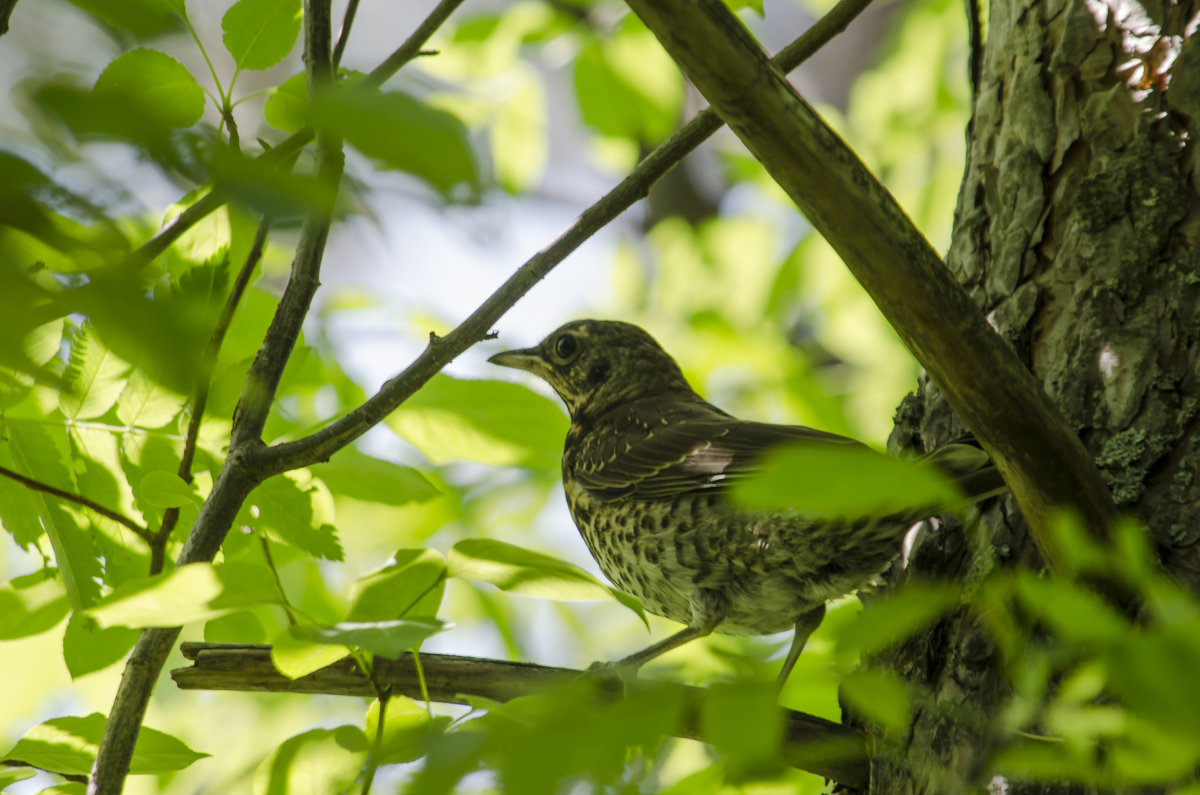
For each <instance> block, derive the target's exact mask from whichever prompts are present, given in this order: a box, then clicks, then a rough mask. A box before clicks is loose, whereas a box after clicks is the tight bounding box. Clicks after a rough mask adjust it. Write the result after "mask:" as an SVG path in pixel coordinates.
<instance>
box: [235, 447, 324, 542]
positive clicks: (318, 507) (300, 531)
mask: <svg viewBox="0 0 1200 795" xmlns="http://www.w3.org/2000/svg"><path fill="white" fill-rule="evenodd" d="M333 513H334V508H333V496H332V495H331V494H330V493H329V490H328V489H327V488H326V487H325V484H324V483H322V482H321V481H320V480H318V479H316V478H314V477H313V476H312V473H311V472H309V471H308V470H303V469H302V470H295V471H292V472H287V473H285V474H283V475H280V476H278V477H273V478H269V479H267V480H266V481H265V482H263V484H262V485H261V486H259V487H258V488H256V489H255V490H254V491H252V492H250V496H249V497H248V498H247V499H246V502H245V504H244V505H243V507H242V512H241V513H240V514H239V516H240V517H241V518H240V519H239V521H240V522H242V523H243V524H246V525H248V526H251V527H264V528H266V529H268V530H270V531H272V533H274V535H275V536H276V537H277V538H279V539H281V540H282V541H284V542H285V543H287V544H291V545H292V546H294V547H296V548H298V549H302V550H304V551H305V552H308V553H310V554H312V555H316V556H317V557H320V558H324V559H326V560H341V559H342V558H343V551H342V545H341V542H339V541H338V537H337V531H336V529H335V528H334V526H333V524H332V521H333Z"/></svg>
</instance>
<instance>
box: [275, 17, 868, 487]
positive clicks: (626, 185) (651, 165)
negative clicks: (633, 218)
mask: <svg viewBox="0 0 1200 795" xmlns="http://www.w3.org/2000/svg"><path fill="white" fill-rule="evenodd" d="M869 3H870V0H842V2H840V3H838V5H837V6H836V7H835V8H834V9H833V10H831V11H830V12H829V13H828V14H827V15H825V16H824V17H823V18H822V19H821V20H819V21H818V22H817V23H816V24H815V25H813V26H812V27H811V28H809V29H808V30H807V31H806V32H805V33H804V35H803V36H801V37H800V38H799V39H797V40H796V41H795V42H793V43H792V44H790V45H788V46H787V47H786V48H785V49H784V50H783V51H782V52H780V54H779V58H778V61H779V65H780V66H781V67H782V68H783V69H785V70H791V69H794V68H795V67H796V66H798V65H800V64H801V63H802V62H803V61H804V60H806V59H807V58H809V57H810V56H811V55H812V54H813V53H815V52H816V51H817V50H819V49H820V48H821V46H822V45H824V44H825V43H826V42H828V41H829V40H830V39H832V38H833V37H834V36H835V35H837V34H838V33H840V32H841V31H843V30H845V28H846V25H848V24H849V23H850V21H851V20H852V19H854V17H856V16H857V15H858V14H859V13H861V12H862V10H863V9H864V8H866V7H867V5H869ZM721 124H722V122H721V118H720V116H718V115H717V114H716V113H715V112H714V111H713V110H711V109H705V110H704V111H702V112H701V113H699V114H698V115H697V116H696V117H695V118H694V119H692V120H691V121H690V122H688V123H687V124H686V125H684V126H683V128H682V129H681V130H679V132H677V133H675V135H672V136H671V138H670V139H669V140H667V141H666V142H665V143H664V144H662V145H661V146H659V147H658V148H657V149H655V150H654V151H653V152H651V153H650V154H648V155H647V156H646V158H645V159H644V160H642V162H641V163H639V164H638V165H637V168H635V169H634V170H633V171H631V172H630V173H629V175H628V176H626V177H625V179H623V180H621V182H620V183H619V184H618V185H617V186H616V187H615V188H613V189H612V190H611V191H609V192H608V193H606V194H605V195H604V196H603V197H602V198H601V199H600V200H599V201H597V202H596V203H595V204H593V205H592V206H591V207H589V208H588V209H586V210H584V211H583V214H582V215H580V216H579V218H578V219H576V221H575V223H573V224H571V226H569V227H568V228H567V229H566V231H564V232H563V233H562V234H561V235H560V236H559V237H558V239H557V240H555V241H554V242H553V243H551V244H550V245H549V246H547V247H546V248H544V249H542V250H541V251H539V252H538V253H537V254H535V255H534V256H533V257H531V258H530V259H529V260H528V261H526V262H525V264H524V265H522V266H521V267H520V268H518V269H517V271H516V272H515V273H513V275H512V276H510V277H509V278H508V281H506V282H505V283H504V284H503V285H501V286H500V288H499V289H498V290H496V292H494V293H493V294H492V295H491V296H490V297H489V298H488V299H487V300H486V301H484V302H483V304H481V305H480V306H479V308H478V309H476V310H475V311H474V312H473V313H471V315H470V317H468V318H467V319H466V320H464V321H463V322H462V323H461V324H460V325H459V326H458V327H457V328H456V329H454V331H452V332H451V333H450V334H449V335H447V336H445V337H442V338H439V339H433V340H431V341H430V343H429V346H428V347H427V348H426V349H425V351H424V352H423V353H422V354H421V355H420V356H418V357H417V359H416V361H414V362H413V363H412V364H410V365H409V366H408V367H407V368H405V369H404V370H403V371H402V372H401V373H400V374H399V375H397V376H396V377H395V378H393V379H391V380H390V381H388V382H387V383H386V384H384V385H383V386H382V387H381V388H380V390H379V392H377V393H376V394H375V395H373V396H372V397H371V398H370V399H369V400H367V401H366V402H365V403H363V404H362V405H361V406H358V407H357V408H355V409H354V410H352V411H350V412H349V413H347V414H346V415H344V416H342V417H340V418H339V419H337V420H335V421H334V422H332V423H330V424H329V425H327V426H325V427H324V428H322V429H321V430H319V431H317V432H316V433H314V434H312V435H310V436H307V437H304V438H302V439H296V440H294V441H292V442H287V443H283V444H278V445H275V446H273V447H271V448H269V449H267V450H265V451H263V452H262V453H261V454H260V456H259V461H258V466H259V467H261V468H262V470H263V471H265V472H270V473H278V472H284V471H287V470H289V469H296V468H299V467H303V466H308V465H309V464H314V463H316V462H318V461H327V460H328V459H329V457H330V456H332V455H333V454H334V453H336V452H337V451H338V450H340V449H342V448H343V447H345V446H346V445H348V444H350V443H351V442H353V441H354V440H355V439H357V438H358V437H359V436H362V435H363V434H364V433H366V432H367V431H368V430H370V429H371V428H372V427H373V426H374V425H376V424H377V423H379V422H380V421H381V420H383V418H384V417H386V416H387V415H388V414H390V413H391V412H392V411H393V410H394V409H395V408H396V407H397V406H399V405H400V404H401V403H403V402H404V401H405V400H407V399H408V397H409V396H410V395H412V394H413V393H414V392H416V391H417V389H419V388H420V387H421V386H422V385H423V384H424V383H425V382H426V381H428V380H429V379H430V378H432V377H433V375H434V374H435V373H437V372H438V371H440V370H441V369H442V368H443V367H445V366H446V365H447V364H449V363H450V362H451V361H453V360H454V358H455V357H457V356H458V355H459V354H461V353H462V352H463V351H465V350H466V349H467V348H469V347H471V346H472V345H474V344H475V343H476V342H479V341H480V340H482V339H483V338H484V337H485V336H486V335H487V333H488V332H489V331H490V330H491V328H492V325H493V324H494V323H495V322H496V321H497V320H499V319H500V317H501V316H502V315H503V314H504V313H505V312H507V311H508V310H509V309H511V308H512V306H513V305H514V304H515V303H516V302H517V301H519V300H520V299H521V298H522V297H524V295H525V294H526V293H527V292H529V290H531V289H532V288H533V286H534V285H535V284H537V283H538V282H539V281H541V280H542V279H543V278H545V276H546V274H548V273H549V272H550V271H551V270H552V269H553V268H554V267H555V266H557V265H558V264H559V263H560V262H562V261H563V260H564V259H566V258H567V256H569V255H570V254H571V252H573V251H574V250H575V249H577V248H579V246H581V245H582V244H583V243H584V241H586V240H587V239H588V238H590V237H591V236H592V235H593V234H595V233H596V232H597V231H599V230H600V229H602V228H603V227H604V226H606V225H607V224H608V223H610V222H611V221H612V220H613V219H614V218H616V217H617V216H618V215H620V214H621V213H623V212H625V211H626V210H627V209H629V208H630V207H631V206H632V205H633V204H634V202H636V201H638V200H640V199H642V198H644V197H645V196H646V193H647V192H648V191H649V190H650V186H651V185H653V184H654V183H655V182H656V181H657V180H658V179H659V178H661V177H662V175H663V174H665V173H667V172H668V171H670V170H671V169H672V168H673V167H674V166H675V165H676V164H677V163H678V162H679V161H680V160H682V159H683V158H684V157H685V156H686V155H687V154H688V153H689V152H691V151H692V150H694V149H695V148H696V147H697V146H699V145H700V144H701V143H702V142H703V141H704V140H705V139H706V138H708V137H709V136H710V135H712V134H713V133H714V132H716V131H717V130H718V129H720V127H721Z"/></svg>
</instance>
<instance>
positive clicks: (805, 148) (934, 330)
mask: <svg viewBox="0 0 1200 795" xmlns="http://www.w3.org/2000/svg"><path fill="white" fill-rule="evenodd" d="M629 5H630V7H631V8H633V10H634V12H635V13H637V15H638V16H639V17H641V19H642V21H643V22H645V23H646V25H647V27H649V28H650V30H651V31H653V32H654V34H655V36H657V37H658V39H659V41H660V42H661V43H662V45H663V46H664V47H665V48H666V50H667V52H668V53H669V54H670V55H671V57H672V58H673V59H674V60H675V62H676V63H678V64H679V65H680V67H681V68H682V69H683V71H684V72H685V74H687V76H688V77H689V78H690V79H691V81H692V82H693V83H694V84H695V85H696V87H697V88H698V89H699V90H700V92H701V93H702V94H704V96H705V97H706V98H707V99H708V100H709V102H711V103H712V105H713V107H714V108H716V109H717V111H718V112H719V113H720V114H721V115H722V117H724V119H725V121H726V122H727V123H728V124H729V126H730V127H731V128H732V129H733V130H734V132H736V133H737V135H738V137H739V138H741V139H742V141H743V142H744V143H745V144H746V146H747V147H748V148H749V149H750V151H751V152H752V153H753V154H754V155H755V157H757V158H758V160H759V161H760V162H762V164H763V165H764V166H765V167H766V169H767V171H768V172H770V174H771V176H772V177H773V178H774V179H775V181H776V182H778V183H779V185H780V186H781V187H782V188H783V189H784V190H785V191H786V192H787V193H788V195H789V196H790V197H791V199H792V201H794V202H795V203H796V206H797V207H799V208H800V210H801V211H802V212H803V213H804V214H805V216H806V217H807V218H808V219H809V220H810V221H811V222H812V224H813V226H815V227H816V228H817V230H818V231H819V232H820V233H821V234H822V236H823V237H824V238H825V239H826V240H827V241H829V244H830V245H831V246H832V247H833V248H834V250H835V251H837V253H838V254H839V255H840V256H841V258H842V260H843V261H844V262H845V263H846V266H847V267H848V268H849V269H850V271H851V273H853V274H854V277H855V278H856V279H858V281H859V283H860V284H862V286H863V288H864V289H865V290H866V291H867V293H868V295H870V296H871V299H872V300H873V301H874V302H875V304H876V306H878V307H879V310H880V311H881V312H882V313H883V315H884V317H885V318H887V320H888V322H889V323H890V324H891V325H892V327H893V328H894V329H895V330H896V332H897V333H898V334H899V335H900V338H901V339H902V340H903V341H904V343H905V345H907V346H908V349H909V350H910V351H912V353H913V355H914V356H915V357H916V359H917V361H918V362H920V363H921V365H922V366H923V367H924V368H925V369H926V370H927V371H928V373H929V375H930V376H931V377H932V378H933V380H934V381H936V382H937V384H938V386H939V387H940V388H941V390H942V392H943V394H945V396H946V399H947V400H948V401H949V402H950V405H951V406H952V407H953V408H954V409H955V411H957V412H958V413H959V415H960V416H961V417H962V418H963V420H964V421H965V422H966V424H967V426H968V427H969V428H970V429H971V430H972V431H973V432H974V433H975V435H976V436H977V437H978V439H979V441H980V443H982V444H983V446H984V448H985V449H986V450H987V451H988V453H990V454H991V456H992V458H993V459H994V460H995V462H996V464H997V466H998V467H999V469H1000V471H1001V474H1002V475H1003V476H1004V479H1005V481H1006V482H1007V483H1008V485H1009V486H1010V487H1011V489H1012V492H1013V495H1014V496H1015V497H1016V498H1017V502H1018V503H1019V504H1020V506H1021V510H1022V512H1023V513H1024V515H1025V518H1026V520H1027V522H1028V524H1029V527H1030V530H1031V532H1032V534H1033V536H1034V538H1035V540H1036V541H1037V543H1038V546H1039V547H1040V549H1041V551H1042V553H1043V555H1044V556H1045V558H1046V560H1047V562H1048V563H1049V564H1050V565H1051V566H1056V565H1057V564H1058V562H1059V560H1060V555H1059V553H1058V551H1057V550H1056V549H1055V548H1054V543H1053V540H1052V537H1051V535H1050V525H1051V522H1052V518H1053V514H1054V510H1055V509H1056V508H1057V507H1059V506H1070V507H1072V508H1074V509H1075V510H1077V511H1078V512H1079V513H1080V514H1081V515H1082V517H1083V518H1084V519H1085V521H1086V522H1087V524H1088V525H1089V526H1090V528H1091V529H1092V531H1093V532H1095V533H1097V534H1098V535H1102V536H1103V535H1105V534H1106V532H1107V530H1108V528H1109V526H1110V525H1111V524H1112V522H1113V520H1114V517H1115V515H1116V509H1115V507H1114V505H1113V502H1112V498H1111V496H1110V495H1109V492H1108V489H1107V488H1106V486H1105V484H1104V482H1103V481H1102V480H1101V478H1100V473H1099V472H1098V471H1097V469H1096V467H1095V466H1094V465H1093V464H1092V461H1091V459H1090V458H1089V457H1088V455H1087V452H1086V451H1085V450H1084V448H1083V445H1082V443H1081V442H1080V441H1079V438H1078V437H1077V436H1076V435H1075V434H1074V433H1073V432H1072V431H1071V429H1070V428H1069V427H1068V426H1067V424H1066V421H1065V420H1064V419H1063V418H1062V416H1061V414H1059V412H1058V410H1057V409H1056V408H1055V406H1054V405H1053V404H1052V403H1051V402H1050V399H1049V398H1048V397H1047V396H1046V394H1045V392H1044V391H1043V390H1042V388H1041V386H1040V385H1039V384H1038V383H1037V382H1036V381H1035V380H1034V378H1033V375H1032V374H1031V373H1030V372H1029V370H1028V369H1027V368H1026V367H1025V366H1024V365H1023V364H1022V363H1021V362H1020V361H1019V360H1018V359H1017V357H1016V355H1015V354H1014V353H1013V351H1012V350H1011V349H1010V348H1009V347H1008V346H1007V344H1005V342H1004V341H1003V340H1002V339H1001V338H1000V336H999V335H997V334H996V333H995V332H994V331H993V330H992V329H991V327H990V326H989V325H988V324H987V322H986V320H984V318H983V316H982V314H981V313H980V311H979V308H978V307H976V306H975V305H974V303H972V301H971V299H970V297H969V296H968V295H967V293H966V291H965V290H963V289H962V287H960V286H959V285H958V283H957V282H955V280H954V279H953V277H952V276H951V274H950V273H949V271H948V270H947V269H946V266H945V264H944V263H943V262H942V261H941V259H940V258H939V257H938V254H937V252H935V251H934V250H933V248H932V247H931V246H930V245H929V242H928V241H927V240H925V238H924V237H923V236H922V235H921V233H920V232H919V231H918V230H917V229H916V227H914V226H913V224H912V222H911V221H910V220H909V219H908V217H907V216H906V215H905V214H904V211H903V210H902V209H901V208H900V206H899V205H898V204H897V203H896V201H895V199H894V198H892V196H891V195H890V194H889V193H888V192H887V190H886V189H885V188H884V187H883V186H882V185H880V184H879V182H878V181H877V180H876V179H875V178H874V176H872V175H871V173H870V172H869V171H868V170H867V168H866V167H865V166H864V165H863V164H862V162H861V161H860V160H859V159H858V157H857V156H856V155H855V154H854V152H853V151H852V150H851V149H850V148H849V147H848V146H846V144H845V143H844V142H843V141H842V140H841V138H839V137H838V135H837V134H836V133H835V132H833V130H831V129H830V128H829V127H828V126H827V125H826V124H825V123H824V122H823V121H822V120H821V119H820V117H818V116H817V114H816V112H815V111H813V109H812V108H811V107H810V106H809V105H808V103H806V102H805V101H804V100H803V99H802V98H801V97H800V96H799V95H798V94H797V93H796V91H795V89H793V88H792V86H791V85H790V84H789V83H788V82H787V80H786V79H785V78H784V77H783V75H782V74H781V73H780V72H779V71H778V70H776V69H774V68H773V67H772V66H771V64H770V63H769V62H768V60H767V57H766V55H765V54H764V53H763V51H762V49H761V48H760V47H759V45H758V43H757V42H756V41H755V40H754V39H753V38H752V37H751V36H750V34H749V33H747V32H746V30H745V28H744V27H743V26H742V24H741V23H740V22H739V21H738V20H737V18H736V17H735V16H734V15H733V14H732V13H731V12H730V11H729V9H728V8H727V7H726V6H725V5H723V4H722V3H721V1H720V0H629Z"/></svg>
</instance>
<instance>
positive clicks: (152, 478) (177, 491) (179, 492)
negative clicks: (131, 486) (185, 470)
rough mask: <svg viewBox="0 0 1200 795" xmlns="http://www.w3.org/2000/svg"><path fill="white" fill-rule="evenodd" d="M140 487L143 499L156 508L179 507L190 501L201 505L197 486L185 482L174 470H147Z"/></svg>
mask: <svg viewBox="0 0 1200 795" xmlns="http://www.w3.org/2000/svg"><path fill="white" fill-rule="evenodd" d="M139 488H140V490H141V497H142V499H143V500H145V501H146V504H147V505H153V506H154V507H155V508H178V507H180V506H181V505H187V504H188V503H192V504H194V505H199V504H200V501H201V500H200V495H198V494H197V493H196V487H195V486H193V485H191V484H188V483H185V482H184V481H183V478H181V477H179V475H177V474H175V473H174V472H167V471H164V470H161V469H156V470H154V471H153V472H147V473H146V477H144V478H142V482H141V484H140V486H139Z"/></svg>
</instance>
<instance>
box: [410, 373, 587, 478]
mask: <svg viewBox="0 0 1200 795" xmlns="http://www.w3.org/2000/svg"><path fill="white" fill-rule="evenodd" d="M386 422H387V424H388V427H390V428H391V429H392V430H394V431H395V432H396V433H397V434H399V435H400V436H401V437H402V438H404V439H406V440H407V441H409V442H411V443H412V444H413V445H414V446H416V448H417V449H418V450H420V451H421V452H422V453H424V454H425V455H426V456H427V457H429V458H430V459H431V460H432V461H434V462H435V463H445V462H447V461H451V460H453V459H467V460H470V461H479V462H481V463H485V464H494V465H520V466H528V467H533V468H537V469H557V468H558V466H559V460H560V457H561V455H562V445H563V440H564V439H566V435H567V425H568V421H567V417H566V415H565V414H563V412H562V410H561V409H560V408H558V406H557V405H556V404H555V403H554V402H553V401H551V400H549V399H548V398H545V397H542V396H541V395H539V394H537V393H536V392H533V391H532V390H530V389H527V388H525V387H523V386H519V385H517V384H510V383H507V382H504V381H463V380H459V379H456V378H451V377H450V376H447V375H436V376H434V377H433V378H432V379H430V380H429V382H428V383H427V384H425V386H423V387H421V389H420V390H418V391H417V393H416V394H415V395H413V396H412V397H411V398H409V399H408V400H407V401H405V402H404V404H403V405H402V406H400V408H398V409H397V410H396V411H394V412H392V414H391V415H390V416H388V418H387V420H386Z"/></svg>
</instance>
